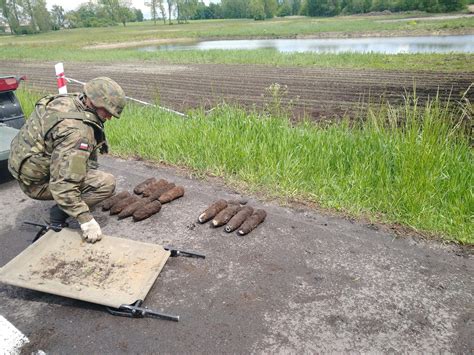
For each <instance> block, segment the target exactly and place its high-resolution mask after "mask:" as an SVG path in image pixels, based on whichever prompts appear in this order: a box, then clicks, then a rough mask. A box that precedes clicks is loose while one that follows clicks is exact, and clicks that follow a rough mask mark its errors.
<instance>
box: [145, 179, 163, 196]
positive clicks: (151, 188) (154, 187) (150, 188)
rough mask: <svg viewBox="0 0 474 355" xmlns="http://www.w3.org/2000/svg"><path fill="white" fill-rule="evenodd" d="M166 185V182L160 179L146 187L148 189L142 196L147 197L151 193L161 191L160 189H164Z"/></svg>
mask: <svg viewBox="0 0 474 355" xmlns="http://www.w3.org/2000/svg"><path fill="white" fill-rule="evenodd" d="M167 184H168V181H166V180H165V179H160V180H158V181H155V182H154V183H152V184H150V185H148V187H147V188H146V189H145V190H144V191H143V196H145V197H149V196H150V195H151V194H152V193H153V191H156V190H158V189H161V188H162V187H165V186H166V185H167Z"/></svg>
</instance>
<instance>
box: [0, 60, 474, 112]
mask: <svg viewBox="0 0 474 355" xmlns="http://www.w3.org/2000/svg"><path fill="white" fill-rule="evenodd" d="M65 71H66V75H67V76H69V77H71V78H74V79H77V80H80V81H87V80H89V79H92V78H94V77H97V76H104V75H105V76H110V77H111V78H113V79H114V80H116V81H117V82H118V83H120V84H121V85H122V86H123V88H124V89H125V92H126V94H127V95H128V96H131V97H134V98H137V99H142V100H148V101H154V100H157V99H158V100H159V102H160V103H161V105H163V106H166V107H169V108H172V109H175V110H181V111H185V110H186V109H189V108H194V107H199V106H204V107H205V108H206V109H209V108H211V107H213V106H214V105H216V104H217V103H219V102H221V101H222V100H225V101H227V102H232V103H238V104H242V105H246V106H251V105H257V106H262V105H263V104H264V103H265V102H266V101H265V100H266V99H265V98H264V97H263V96H262V95H263V94H264V92H265V88H267V87H268V86H270V85H271V84H272V83H279V84H280V85H286V86H287V89H288V95H287V96H286V98H285V100H284V102H285V103H288V102H290V101H292V102H293V107H294V109H295V113H296V114H297V115H301V114H302V113H303V112H305V113H306V114H308V115H310V116H311V117H312V118H313V119H315V120H319V119H325V118H332V117H334V116H340V115H342V114H344V113H354V112H356V110H357V108H358V107H360V106H363V105H362V103H364V104H365V103H367V102H369V101H370V102H372V103H379V102H380V101H381V100H382V99H383V100H385V101H388V102H390V103H397V102H402V101H403V95H404V94H405V93H407V92H408V93H413V89H414V87H416V93H417V96H418V97H419V99H420V101H421V102H423V100H426V98H428V97H434V96H436V95H437V94H439V96H440V97H442V98H443V99H446V98H448V97H451V98H452V99H455V100H456V99H459V98H460V96H461V95H462V93H463V92H465V91H466V89H467V88H468V87H469V85H470V84H471V83H473V82H474V73H448V72H404V71H382V70H360V69H358V70H356V69H326V68H303V67H270V66H262V65H225V64H193V65H163V64H156V63H149V62H145V63H138V62H125V63H110V64H108V63H84V62H82V63H65ZM2 74H4V75H5V74H18V75H20V74H21V75H23V74H25V75H27V76H28V79H29V84H30V85H32V86H34V87H37V88H41V89H45V90H48V91H51V92H55V91H56V81H55V74H54V63H53V62H31V61H24V62H21V61H2V62H1V64H0V75H2ZM79 89H80V88H79V86H77V85H70V88H69V90H70V91H77V90H79ZM470 99H471V101H474V100H473V99H474V93H473V91H471V93H470Z"/></svg>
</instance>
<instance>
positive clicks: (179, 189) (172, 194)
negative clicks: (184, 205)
mask: <svg viewBox="0 0 474 355" xmlns="http://www.w3.org/2000/svg"><path fill="white" fill-rule="evenodd" d="M183 195H184V187H183V186H175V187H173V188H172V189H171V190H168V191H166V192H165V193H164V194H163V195H161V196H160V198H159V201H160V202H161V203H162V204H163V203H168V202H171V201H173V200H176V199H177V198H180V197H181V196H183Z"/></svg>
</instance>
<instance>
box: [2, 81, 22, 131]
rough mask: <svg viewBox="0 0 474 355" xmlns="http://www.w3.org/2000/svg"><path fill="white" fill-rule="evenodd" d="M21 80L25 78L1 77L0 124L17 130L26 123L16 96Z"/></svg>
mask: <svg viewBox="0 0 474 355" xmlns="http://www.w3.org/2000/svg"><path fill="white" fill-rule="evenodd" d="M21 80H25V77H24V76H21V77H16V76H0V123H4V124H6V125H7V126H9V127H12V128H16V129H20V128H21V126H23V124H24V123H25V115H24V114H23V110H22V109H21V106H20V102H19V101H18V99H17V98H16V96H15V90H16V89H17V88H18V85H19V84H20V81H21Z"/></svg>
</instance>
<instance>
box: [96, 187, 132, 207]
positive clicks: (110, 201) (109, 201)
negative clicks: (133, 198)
mask: <svg viewBox="0 0 474 355" xmlns="http://www.w3.org/2000/svg"><path fill="white" fill-rule="evenodd" d="M127 197H130V192H128V191H122V192H119V193H118V194H116V195H113V196H111V197H109V198H107V199H105V200H104V201H103V202H102V211H108V210H110V209H111V208H112V206H113V205H114V204H115V203H116V202H117V201H120V200H123V199H124V198H127Z"/></svg>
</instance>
